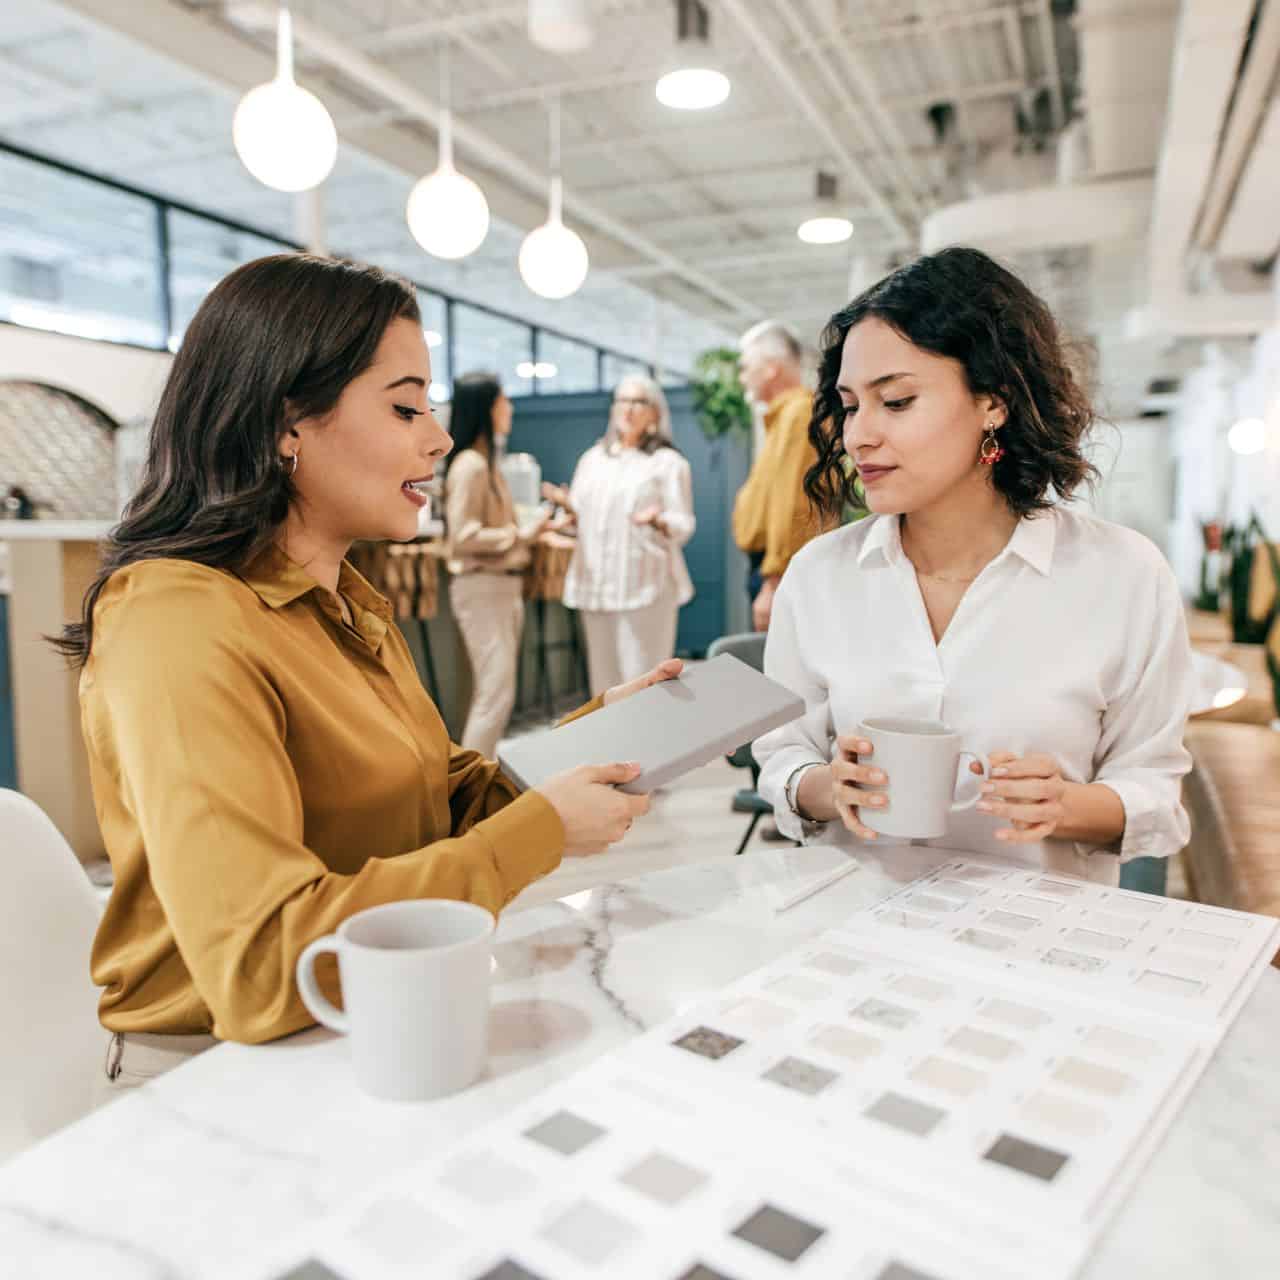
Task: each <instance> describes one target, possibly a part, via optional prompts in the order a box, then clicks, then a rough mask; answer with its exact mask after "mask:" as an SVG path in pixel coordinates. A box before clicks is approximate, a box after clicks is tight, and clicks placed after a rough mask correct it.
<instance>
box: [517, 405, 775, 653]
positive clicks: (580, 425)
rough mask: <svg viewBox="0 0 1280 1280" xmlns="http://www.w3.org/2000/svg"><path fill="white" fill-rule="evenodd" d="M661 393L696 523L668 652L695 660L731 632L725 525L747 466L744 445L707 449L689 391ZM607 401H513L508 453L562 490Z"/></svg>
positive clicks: (596, 434)
mask: <svg viewBox="0 0 1280 1280" xmlns="http://www.w3.org/2000/svg"><path fill="white" fill-rule="evenodd" d="M666 394H667V399H668V401H669V403H670V405H671V432H672V437H673V439H674V440H675V443H676V446H677V447H678V448H679V450H680V452H681V453H683V454H684V456H685V457H686V458H688V459H689V465H690V467H691V468H692V470H693V510H694V514H695V515H696V516H697V518H698V528H697V532H696V533H695V534H694V535H693V538H692V540H691V541H690V543H689V545H688V546H687V547H686V548H685V557H686V559H687V560H688V563H689V575H690V577H691V578H692V579H693V587H694V592H695V595H694V598H693V600H692V601H691V602H690V603H689V604H688V605H686V606H685V607H684V608H683V609H681V611H680V630H679V634H678V635H677V638H676V648H677V650H678V651H679V652H680V653H684V654H690V655H693V656H701V655H702V654H703V653H704V652H705V650H706V648H707V646H708V645H709V644H710V643H711V642H712V641H713V640H714V639H715V638H716V637H717V636H721V635H724V634H725V633H726V632H727V631H729V630H730V629H731V626H730V619H729V617H728V611H727V609H726V600H727V593H728V592H732V591H735V590H740V589H742V588H741V579H742V578H743V577H744V573H745V560H744V558H743V557H742V556H741V554H740V553H739V552H737V551H736V550H735V549H734V548H733V547H732V543H731V539H730V537H729V518H730V514H731V512H732V510H733V498H734V495H735V494H736V493H737V491H738V489H739V487H740V486H741V484H742V482H743V480H744V479H745V478H746V474H747V468H748V465H749V461H750V460H749V458H748V455H747V449H746V446H745V445H744V444H742V443H739V442H737V441H723V440H722V441H716V442H714V443H713V442H711V441H709V440H708V439H707V438H706V437H705V436H704V435H703V434H702V431H701V430H700V429H699V427H698V424H697V420H696V418H695V417H694V413H693V393H692V392H691V391H690V389H689V388H687V387H674V388H666ZM611 400H612V396H611V395H610V394H609V393H606V392H599V393H587V394H583V395H561V396H555V395H539V396H536V397H521V398H520V399H518V400H516V401H515V402H514V403H515V422H514V425H513V428H512V433H511V448H512V450H513V451H520V452H524V453H531V454H533V455H534V457H536V458H537V459H538V463H539V465H540V466H541V467H542V475H543V478H544V479H546V480H551V481H554V482H556V483H558V484H567V483H568V482H569V479H570V478H571V477H572V475H573V468H574V466H575V464H576V463H577V461H578V459H579V458H580V457H581V456H582V454H583V453H584V452H585V451H586V450H587V449H589V448H590V447H591V445H592V444H594V443H595V442H596V441H597V440H598V439H599V438H600V436H601V435H602V434H603V433H604V429H605V426H606V424H607V423H608V419H609V404H610V401H611Z"/></svg>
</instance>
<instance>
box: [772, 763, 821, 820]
mask: <svg viewBox="0 0 1280 1280" xmlns="http://www.w3.org/2000/svg"><path fill="white" fill-rule="evenodd" d="M825 763H826V761H825V760H809V761H806V762H805V763H804V764H799V765H796V767H795V768H794V769H792V770H791V772H790V773H789V774H787V780H786V782H785V783H784V784H783V787H782V798H783V799H784V800H785V801H786V802H787V808H788V809H790V810H791V812H792V813H794V814H795V815H796V817H797V818H799V819H800V824H801V827H802V829H806V830H805V834H806V835H807V834H809V832H808V830H807V828H808V827H813V828H814V829H817V828H820V827H822V826H824V825H825V824H824V823H821V822H819V821H818V820H817V819H816V818H807V817H805V815H804V814H803V813H801V812H800V806H799V803H798V801H797V794H796V793H797V792H798V791H799V785H798V783H799V779H800V776H801V775H802V774H804V773H806V772H807V771H808V770H810V769H821V768H822V766H823V765H824V764H825Z"/></svg>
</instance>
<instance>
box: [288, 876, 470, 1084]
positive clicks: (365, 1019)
mask: <svg viewBox="0 0 1280 1280" xmlns="http://www.w3.org/2000/svg"><path fill="white" fill-rule="evenodd" d="M492 934H493V917H492V916H491V915H490V914H489V912H487V911H486V910H485V909H484V908H483V907H477V906H475V905H474V904H473V903H470V902H454V901H452V900H450V899H444V898H427V899H422V900H416V901H412V902H391V903H388V904H387V905H385V906H381V907H370V908H369V910H367V911H361V912H358V913H357V914H356V915H353V916H352V917H351V918H350V919H349V920H346V921H344V922H343V923H342V924H341V925H340V926H339V928H338V931H337V933H330V934H326V935H325V936H324V937H323V938H317V939H316V940H315V941H314V942H313V943H312V944H311V945H310V946H309V947H308V948H307V949H306V950H305V951H304V952H303V953H302V955H301V956H299V957H298V992H299V994H300V995H301V996H302V1002H303V1003H304V1004H305V1005H306V1006H307V1008H308V1009H309V1010H310V1011H311V1014H312V1016H313V1017H314V1018H315V1019H316V1021H317V1022H322V1023H323V1024H324V1025H325V1026H326V1027H331V1028H333V1030H334V1031H341V1032H342V1033H343V1034H344V1035H345V1036H346V1037H347V1039H348V1040H349V1042H350V1045H351V1061H352V1064H353V1066H354V1068H355V1074H356V1080H357V1081H358V1082H359V1084H360V1086H361V1088H363V1089H364V1090H365V1091H366V1092H368V1093H371V1094H373V1096H374V1097H376V1098H389V1099H392V1100H394V1101H399V1102H413V1101H422V1100H425V1099H428V1098H440V1097H443V1096H444V1095H445V1094H448V1093H456V1092H457V1091H458V1090H459V1089H465V1088H466V1087H467V1086H468V1085H469V1084H472V1083H474V1081H475V1080H476V1078H477V1077H478V1076H479V1075H480V1072H481V1071H482V1070H483V1069H484V1064H485V1058H486V1056H487V1051H488V1040H489V969H490V960H491V949H490V937H491V936H492ZM325 951H331V952H333V953H334V954H335V955H336V956H337V957H338V974H339V977H340V979H341V982H342V1003H343V1004H344V1005H345V1006H346V1012H345V1013H343V1012H342V1011H341V1010H339V1009H336V1008H335V1007H334V1006H333V1005H332V1004H331V1003H330V1002H329V1000H327V999H326V998H325V996H324V994H323V993H322V992H321V990H320V986H319V984H318V983H317V982H316V975H315V959H316V957H317V956H318V955H320V953H321V952H325Z"/></svg>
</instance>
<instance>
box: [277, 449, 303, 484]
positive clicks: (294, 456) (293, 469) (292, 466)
mask: <svg viewBox="0 0 1280 1280" xmlns="http://www.w3.org/2000/svg"><path fill="white" fill-rule="evenodd" d="M301 452H302V450H301V449H299V450H298V453H301ZM298 453H291V454H290V455H289V469H288V471H285V464H284V460H283V459H282V460H281V462H280V470H281V471H285V475H287V476H288V477H289V479H290V480H292V479H293V477H294V476H296V475H297V474H298Z"/></svg>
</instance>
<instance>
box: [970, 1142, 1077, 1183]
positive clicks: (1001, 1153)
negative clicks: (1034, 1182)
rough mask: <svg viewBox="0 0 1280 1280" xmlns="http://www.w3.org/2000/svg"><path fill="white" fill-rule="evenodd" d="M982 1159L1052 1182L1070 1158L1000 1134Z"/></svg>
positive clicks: (1050, 1149)
mask: <svg viewBox="0 0 1280 1280" xmlns="http://www.w3.org/2000/svg"><path fill="white" fill-rule="evenodd" d="M983 1159H984V1160H990V1161H992V1163H994V1164H1002V1165H1005V1166H1006V1167H1007V1168H1010V1169H1016V1170H1017V1171H1018V1172H1019V1173H1025V1174H1026V1175H1027V1176H1028V1177H1031V1178H1040V1179H1041V1180H1042V1181H1044V1182H1052V1181H1053V1180H1054V1178H1056V1177H1057V1176H1058V1174H1059V1173H1060V1172H1061V1171H1062V1168H1063V1166H1064V1165H1065V1164H1066V1163H1067V1161H1068V1160H1070V1159H1071V1157H1070V1156H1068V1155H1064V1154H1063V1153H1062V1152H1061V1151H1054V1150H1053V1148H1052V1147H1042V1146H1040V1145H1039V1144H1038V1143H1035V1142H1028V1141H1027V1140H1026V1139H1025V1138H1015V1137H1014V1136H1013V1135H1012V1134H1011V1133H1002V1134H1001V1135H1000V1137H998V1138H997V1139H996V1140H995V1142H993V1143H992V1144H991V1147H990V1148H989V1149H988V1150H987V1152H986V1154H985V1155H984V1156H983Z"/></svg>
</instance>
